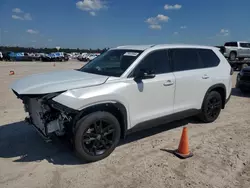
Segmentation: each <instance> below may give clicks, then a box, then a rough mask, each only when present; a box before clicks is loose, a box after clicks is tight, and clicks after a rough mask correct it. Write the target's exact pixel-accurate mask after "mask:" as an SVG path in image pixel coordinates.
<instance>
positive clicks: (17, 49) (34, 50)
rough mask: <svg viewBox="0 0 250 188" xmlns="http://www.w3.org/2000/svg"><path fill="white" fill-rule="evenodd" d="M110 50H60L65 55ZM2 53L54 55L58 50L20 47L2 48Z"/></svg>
mask: <svg viewBox="0 0 250 188" xmlns="http://www.w3.org/2000/svg"><path fill="white" fill-rule="evenodd" d="M107 50H108V48H104V49H99V48H98V49H91V48H90V49H79V48H60V50H59V51H60V52H65V53H72V52H78V53H84V52H87V53H103V52H105V51H107ZM0 52H27V53H52V52H57V49H56V48H31V47H19V46H0Z"/></svg>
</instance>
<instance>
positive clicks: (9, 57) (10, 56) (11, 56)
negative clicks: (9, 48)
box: [2, 52, 15, 61]
mask: <svg viewBox="0 0 250 188" xmlns="http://www.w3.org/2000/svg"><path fill="white" fill-rule="evenodd" d="M2 55H3V60H4V61H14V58H15V53H14V52H3V53H2Z"/></svg>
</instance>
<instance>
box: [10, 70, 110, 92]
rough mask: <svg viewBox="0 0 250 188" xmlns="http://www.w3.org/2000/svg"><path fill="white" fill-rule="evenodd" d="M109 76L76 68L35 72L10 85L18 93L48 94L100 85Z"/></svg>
mask: <svg viewBox="0 0 250 188" xmlns="http://www.w3.org/2000/svg"><path fill="white" fill-rule="evenodd" d="M107 79H108V76H102V75H96V74H90V73H85V72H80V71H76V70H70V71H55V72H48V73H42V74H34V75H31V76H28V77H25V78H23V79H20V80H17V81H15V82H14V83H13V84H12V85H11V86H10V87H11V89H13V90H14V91H16V92H17V93H18V94H21V95H22V94H46V93H54V92H60V91H66V90H69V89H76V88H83V87H89V86H95V85H100V84H103V83H105V82H106V80H107Z"/></svg>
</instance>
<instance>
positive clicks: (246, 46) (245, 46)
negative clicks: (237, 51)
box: [240, 43, 249, 48]
mask: <svg viewBox="0 0 250 188" xmlns="http://www.w3.org/2000/svg"><path fill="white" fill-rule="evenodd" d="M240 47H242V48H249V46H248V43H240Z"/></svg>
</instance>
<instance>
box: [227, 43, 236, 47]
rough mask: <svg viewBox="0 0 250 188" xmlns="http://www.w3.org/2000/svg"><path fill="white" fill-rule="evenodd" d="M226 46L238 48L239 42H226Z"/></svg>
mask: <svg viewBox="0 0 250 188" xmlns="http://www.w3.org/2000/svg"><path fill="white" fill-rule="evenodd" d="M224 46H231V47H238V44H237V42H226V43H225V45H224Z"/></svg>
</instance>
